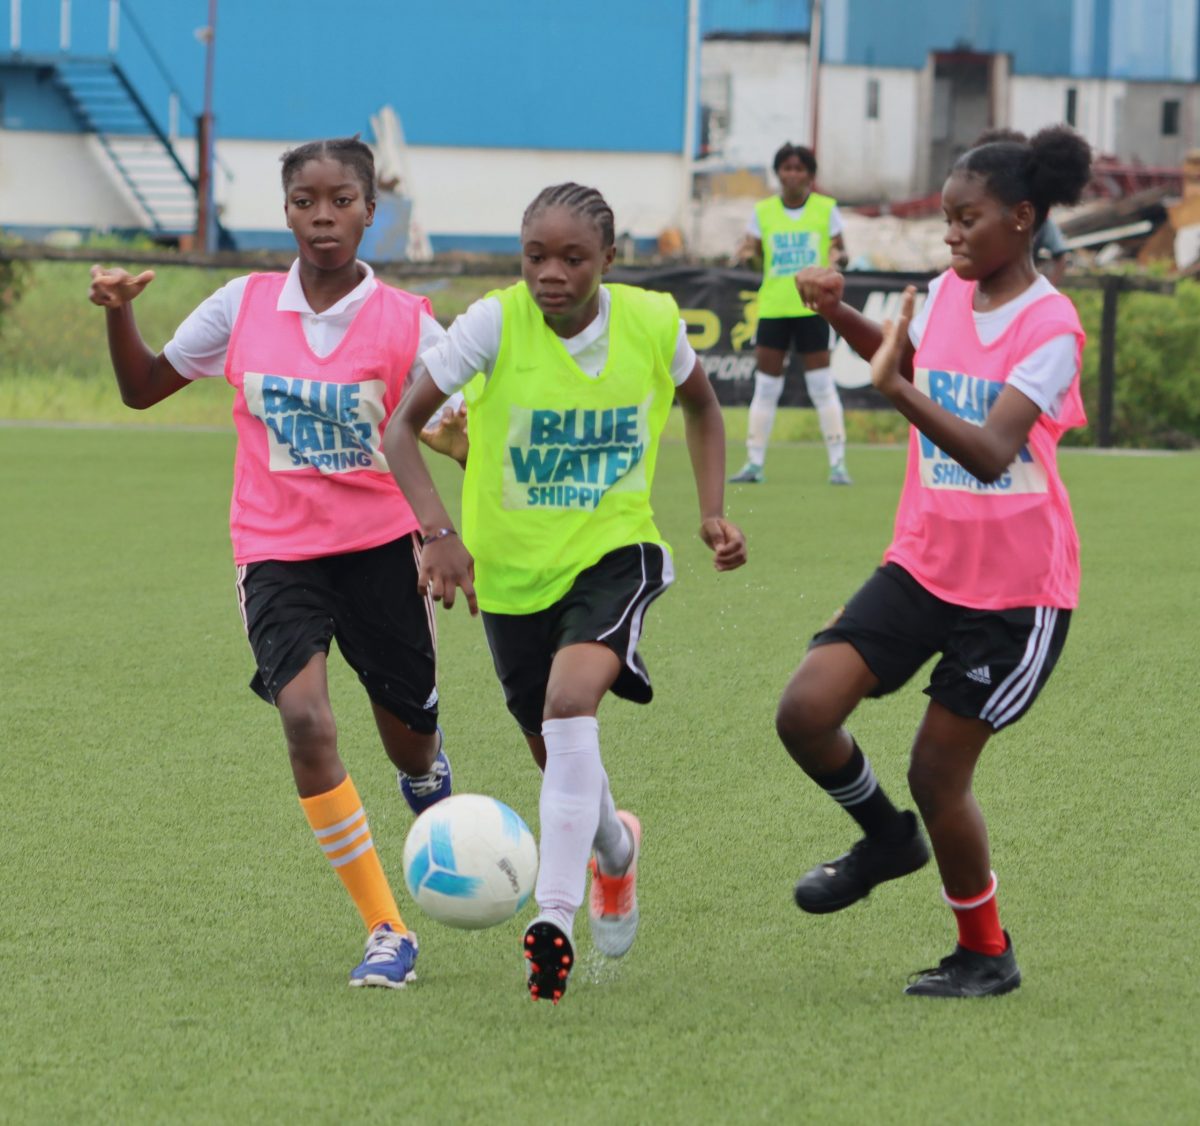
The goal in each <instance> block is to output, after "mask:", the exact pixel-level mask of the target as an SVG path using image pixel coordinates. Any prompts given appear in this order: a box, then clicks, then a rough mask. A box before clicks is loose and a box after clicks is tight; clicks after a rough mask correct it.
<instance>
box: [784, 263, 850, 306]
mask: <svg viewBox="0 0 1200 1126" xmlns="http://www.w3.org/2000/svg"><path fill="white" fill-rule="evenodd" d="M845 291H846V279H845V278H844V277H842V275H841V272H840V271H838V270H834V269H832V268H831V267H829V266H808V267H806V268H805V269H803V270H801V271H800V272H799V273H798V274H797V275H796V292H797V293H799V294H800V300H801V301H803V302H804V304H805V305H807V306H808V307H809V308H810V309H811V310H812V311H813V312H814V313H819V314H820V315H821V316H823V317H828V316H829V315H830V314H831V313H833V311H834V310H835V309H836V308H837V307H838V305H840V304H841V302H842V294H843V293H844V292H845Z"/></svg>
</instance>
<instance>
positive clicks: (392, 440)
mask: <svg viewBox="0 0 1200 1126" xmlns="http://www.w3.org/2000/svg"><path fill="white" fill-rule="evenodd" d="M445 401H446V395H445V393H444V392H443V391H442V390H441V388H440V387H438V385H437V384H436V383H434V381H433V379H432V377H431V376H430V375H429V373H428V372H422V373H421V375H420V376H418V378H417V380H416V382H415V383H413V384H412V386H410V387H409V389H408V391H407V392H405V395H404V398H403V399H401V401H400V405H399V406H398V407H397V408H396V410H395V412H394V413H393V414H392V417H391V420H390V421H389V422H388V425H387V429H386V430H385V431H384V434H383V453H384V457H386V458H387V463H388V466H389V467H390V468H391V471H392V476H393V477H395V478H396V484H398V485H399V486H400V490H401V492H403V493H404V495H405V497H406V498H407V499H408V503H409V504H410V505H411V506H412V510H413V513H414V514H415V515H416V517H417V519H418V520H419V521H420V522H421V535H422V538H423V539H424V541H425V544H424V548H423V550H422V552H421V568H420V571H419V573H418V575H417V590H418V591H419V592H420V593H421V594H422V595H423V594H425V593H426V592H428V593H430V594H432V595H433V598H434V600H435V601H440V602H442V603H443V604H444V605H445V606H446V608H447V609H449V608H450V607H451V606H453V605H454V599H455V595H456V592H457V591H458V590H461V591H462V592H463V596H464V597H465V598H466V600H467V606H468V607H469V609H470V611H471V613H472V614H476V613H478V612H479V607H478V604H477V603H476V601H475V561H474V560H473V559H472V558H471V554H470V552H468V551H467V549H466V547H464V546H463V542H462V540H460V539H459V537H458V533H457V531H455V530H454V525H453V523H451V520H450V514H449V513H448V512H447V511H446V506H445V505H444V504H443V503H442V498H441V497H440V496H439V495H438V491H437V488H436V487H435V486H434V484H433V478H432V477H430V475H429V469H428V468H427V467H426V465H425V460H424V458H422V457H421V448H420V444H419V437H418V436H419V435H420V432H421V428H422V427H423V426H424V425H425V422H426V420H427V419H428V418H429V417H430V416H431V415H432V414H433V412H434V411H436V410H437V409H438V408H439V407H440V406H441V405H442V403H444V402H445Z"/></svg>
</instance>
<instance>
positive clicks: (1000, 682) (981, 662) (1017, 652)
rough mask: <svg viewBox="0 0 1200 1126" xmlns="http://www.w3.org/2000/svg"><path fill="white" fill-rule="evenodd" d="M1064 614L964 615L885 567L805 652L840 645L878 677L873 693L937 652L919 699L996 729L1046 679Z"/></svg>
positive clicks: (908, 675) (1025, 705)
mask: <svg viewBox="0 0 1200 1126" xmlns="http://www.w3.org/2000/svg"><path fill="white" fill-rule="evenodd" d="M1070 623H1071V611H1070V610H1059V609H1055V608H1054V607H1048V606H1025V607H1020V608H1018V609H1014V610H971V609H968V608H967V607H965V606H956V605H954V604H953V603H951V602H944V601H942V599H940V598H937V597H935V596H934V595H932V594H930V593H929V591H927V590H926V589H925V588H924V587H923V586H921V584H920V583H918V582H917V581H916V579H914V578H913V577H912V576H911V575H910V574H909V573H908V572H907V571H905V570H904V569H903V568H902V567H899V566H897V565H896V564H895V563H885V564H884V565H883V566H882V567H880V568H879V569H878V570H876V572H875V573H874V574H873V575H872V576H871V577H870V578H869V579H868V580H867V581H866V582H865V583H864V584H863V586H862V587H861V588H860V589H859V591H858V592H857V593H856V594H855V595H854V597H853V598H851V599H850V601H849V602H848V603H846V607H845V609H844V610H843V611H842V612H841V613H840V614H839V615H838V617H837V618H836V619H834V621H832V622H831V623H830V624H829V625H828V626H826V627H825V628H824V629H823V630H821V631H820V632H819V633H818V634H817V635H816V636H815V637H814V638H813V640H812V647H813V648H815V647H817V646H820V645H829V644H831V643H833V642H838V641H845V642H849V644H851V645H853V646H854V648H855V649H857V650H858V652H859V654H860V655H861V656H862V658H863V660H864V661H866V663H867V667H868V668H869V669H870V670H871V671H872V672H873V673H874V674H875V676H876V677H878V678H879V686H878V688H876V689H875V691H873V692H872V693H871V695H872V696H886V695H887V694H888V693H890V692H895V691H896V690H897V689H898V688H900V687H902V686H903V685H905V684H907V683H908V681H909V680H910V679H912V677H913V676H914V675H915V674H916V673H917V671H918V670H919V669H920V668H921V666H922V665H923V664H925V662H926V661H927V660H929V658H930V657H932V656H933V655H934V654H936V653H940V654H941V660H939V661H938V662H937V664H936V665H934V667H933V671H932V672H931V673H930V676H929V686H928V687H927V688H926V689H925V693H926V695H928V696H930V697H932V698H933V699H934V700H936V701H937V702H938V703H939V704H941V705H942V706H943V707H944V708H946V709H947V710H948V711H951V712H953V713H954V714H955V715H961V716H968V717H970V718H972V719H976V718H977V719H982V720H984V721H985V722H986V723H988V724H990V725H991V727H992V729H993V730H995V731H999V730H1000V728H1002V727H1007V726H1008V725H1009V724H1010V723H1014V722H1016V721H1017V720H1018V719H1020V718H1021V716H1023V715H1024V714H1025V713H1026V712H1027V711H1028V710H1029V708H1030V706H1031V705H1032V704H1033V701H1034V700H1036V699H1037V696H1038V693H1039V692H1041V690H1042V687H1043V685H1045V683H1046V681H1047V680H1048V679H1049V678H1050V673H1051V672H1052V671H1053V669H1054V666H1055V664H1056V662H1057V661H1058V657H1059V654H1060V653H1062V648H1063V643H1064V642H1065V641H1066V639H1067V630H1068V628H1069V626H1070Z"/></svg>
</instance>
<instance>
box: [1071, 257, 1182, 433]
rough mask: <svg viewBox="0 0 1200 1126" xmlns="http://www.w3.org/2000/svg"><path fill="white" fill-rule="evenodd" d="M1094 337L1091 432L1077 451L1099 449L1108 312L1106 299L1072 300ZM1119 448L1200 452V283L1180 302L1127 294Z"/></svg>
mask: <svg viewBox="0 0 1200 1126" xmlns="http://www.w3.org/2000/svg"><path fill="white" fill-rule="evenodd" d="M1070 296H1071V299H1072V300H1073V301H1074V302H1075V306H1076V308H1077V309H1078V310H1079V316H1080V319H1081V320H1082V321H1083V327H1084V331H1085V332H1086V333H1087V336H1088V343H1087V347H1086V348H1085V349H1084V353H1083V399H1084V403H1085V405H1086V407H1087V413H1088V422H1089V424H1088V426H1087V428H1086V429H1085V430H1081V431H1075V432H1074V433H1073V434H1072V435H1071V436H1070V437H1069V439H1064V442H1066V441H1068V440H1069V441H1070V444H1072V445H1083V446H1094V445H1095V444H1096V428H1097V426H1098V424H1099V420H1100V403H1099V397H1100V380H1099V371H1100V313H1101V307H1102V304H1103V295H1102V294H1101V293H1099V292H1097V291H1093V290H1075V291H1073V292H1072V293H1071V294H1070ZM1115 368H1116V384H1115V389H1114V395H1113V433H1112V438H1113V444H1114V445H1117V446H1125V447H1130V448H1134V449H1149V448H1158V449H1193V448H1196V447H1197V446H1200V283H1198V282H1196V281H1191V280H1188V279H1183V280H1181V281H1180V282H1179V283H1178V284H1177V285H1176V287H1175V293H1174V295H1173V296H1168V295H1164V294H1157V293H1132V292H1126V293H1122V294H1121V295H1120V299H1119V303H1118V305H1117V353H1116V361H1115Z"/></svg>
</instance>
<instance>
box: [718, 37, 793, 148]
mask: <svg viewBox="0 0 1200 1126" xmlns="http://www.w3.org/2000/svg"><path fill="white" fill-rule="evenodd" d="M808 55H809V52H808V44H807V43H805V42H801V41H790V40H788V41H784V40H732V39H706V40H705V41H704V42H703V43H702V44H701V46H700V72H701V75H702V83H703V82H704V81H707V80H709V79H710V78H714V77H720V76H725V77H727V79H728V82H729V93H730V98H729V103H730V104H729V134H728V137H727V139H726V143H725V145H724V147H723V151H722V152H720V153H719V154H716V157H717V158H718V159H719V160H720V162H721V163H722V164H725V165H733V166H735V167H751V168H755V167H757V168H762V167H766V168H770V167H771V159H772V157H773V156H774V155H775V152H776V150H777V149H778V148H779V147H780V146H781V145H782V144H783V143H784V142H785V141H791V142H792V143H793V144H796V145H809V144H811V143H812V137H811V133H812V114H811V113H810V111H809V106H808V94H809V91H808Z"/></svg>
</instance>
